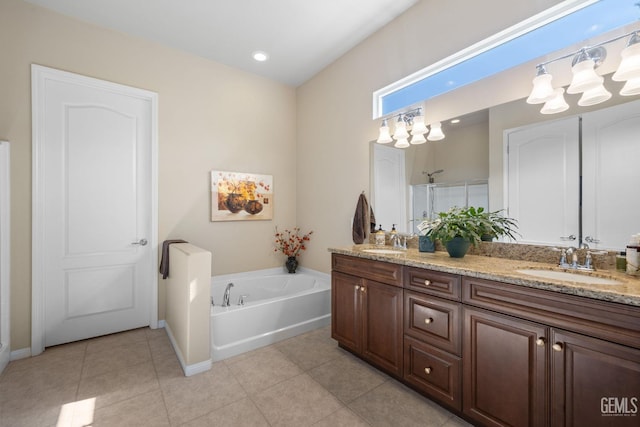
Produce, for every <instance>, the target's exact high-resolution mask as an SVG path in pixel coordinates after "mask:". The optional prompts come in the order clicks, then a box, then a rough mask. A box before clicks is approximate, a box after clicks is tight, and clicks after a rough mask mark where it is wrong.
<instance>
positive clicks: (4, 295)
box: [0, 141, 11, 373]
mask: <svg viewBox="0 0 640 427" xmlns="http://www.w3.org/2000/svg"><path fill="white" fill-rule="evenodd" d="M9 200H10V199H9V143H8V142H6V141H0V373H2V371H3V370H4V368H5V367H6V366H7V364H8V363H9V359H10V358H11V354H10V351H11V345H10V341H9V338H10V334H11V333H10V329H9V278H10V276H9V250H10V246H9Z"/></svg>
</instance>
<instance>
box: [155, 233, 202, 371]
mask: <svg viewBox="0 0 640 427" xmlns="http://www.w3.org/2000/svg"><path fill="white" fill-rule="evenodd" d="M210 283H211V253H210V252H208V251H205V250H204V249H201V248H198V247H197V246H194V245H191V244H189V243H174V244H172V245H171V246H170V247H169V277H168V279H167V286H166V289H167V291H166V294H167V310H166V319H165V321H166V329H167V334H168V335H169V339H170V340H171V343H172V345H173V347H174V349H175V351H176V354H177V355H178V359H179V360H180V364H181V365H182V370H183V371H184V373H185V375H187V376H189V375H193V374H195V373H198V372H202V371H205V370H208V369H209V368H210V367H211V354H210V352H211V332H210V330H209V323H210V322H209V312H210V310H209V304H210V291H211V288H210Z"/></svg>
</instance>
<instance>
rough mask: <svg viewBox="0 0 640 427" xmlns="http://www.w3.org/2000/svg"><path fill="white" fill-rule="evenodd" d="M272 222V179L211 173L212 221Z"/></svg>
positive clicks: (240, 174) (267, 176) (249, 175)
mask: <svg viewBox="0 0 640 427" xmlns="http://www.w3.org/2000/svg"><path fill="white" fill-rule="evenodd" d="M269 219H273V176H271V175H257V174H253V173H244V172H227V171H216V170H213V171H211V221H256V220H269Z"/></svg>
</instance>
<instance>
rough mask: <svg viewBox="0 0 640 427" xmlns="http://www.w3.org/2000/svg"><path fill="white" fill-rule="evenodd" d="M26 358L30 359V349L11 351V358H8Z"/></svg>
mask: <svg viewBox="0 0 640 427" xmlns="http://www.w3.org/2000/svg"><path fill="white" fill-rule="evenodd" d="M27 357H31V347H26V348H21V349H19V350H13V351H12V352H11V356H9V360H19V359H26V358H27Z"/></svg>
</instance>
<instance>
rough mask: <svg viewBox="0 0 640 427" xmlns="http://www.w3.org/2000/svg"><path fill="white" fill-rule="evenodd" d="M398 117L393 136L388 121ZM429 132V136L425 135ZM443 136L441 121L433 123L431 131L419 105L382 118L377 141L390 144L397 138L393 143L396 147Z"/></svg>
mask: <svg viewBox="0 0 640 427" xmlns="http://www.w3.org/2000/svg"><path fill="white" fill-rule="evenodd" d="M396 117H397V119H396V123H395V128H394V131H393V136H392V134H391V130H390V129H389V124H388V123H389V120H391V119H393V118H396ZM434 132H435V133H434ZM427 134H429V136H428V137H425V135H427ZM443 138H444V133H442V128H441V126H440V122H437V123H433V124H432V125H431V133H429V128H427V125H426V124H425V123H424V116H423V115H422V107H418V108H415V109H413V110H409V111H406V112H404V113H400V114H397V115H395V116H392V117H390V118H386V119H384V120H382V124H381V125H380V132H379V134H378V139H377V140H376V142H377V143H379V144H388V143H390V142H393V141H394V140H395V144H393V146H394V147H396V148H407V147H410V146H411V145H418V144H424V143H425V142H427V140H429V141H438V140H441V139H443Z"/></svg>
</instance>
